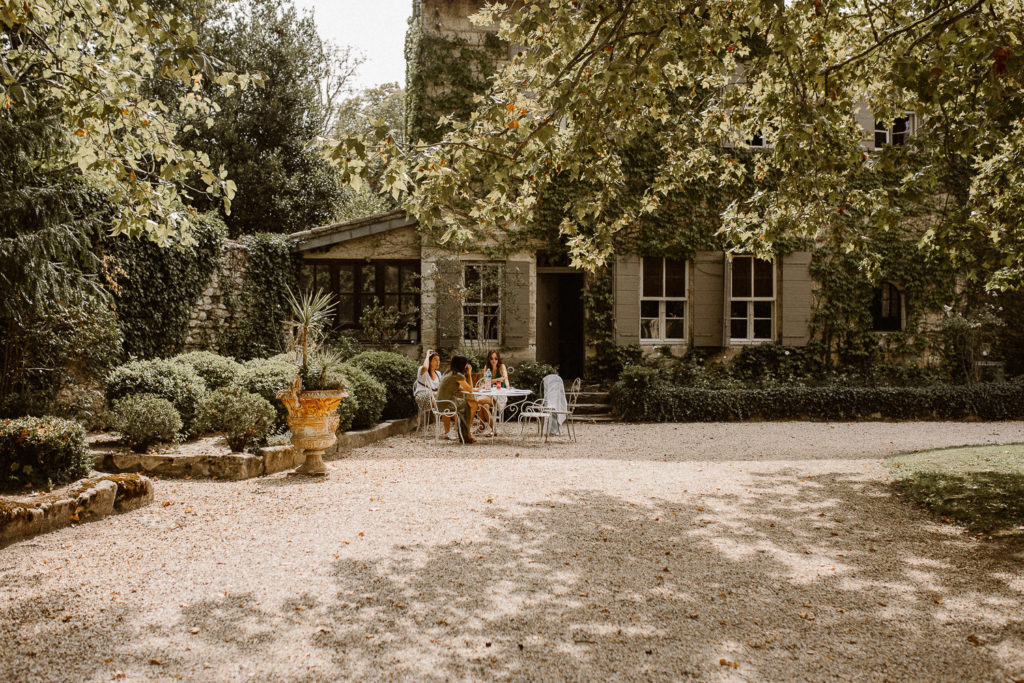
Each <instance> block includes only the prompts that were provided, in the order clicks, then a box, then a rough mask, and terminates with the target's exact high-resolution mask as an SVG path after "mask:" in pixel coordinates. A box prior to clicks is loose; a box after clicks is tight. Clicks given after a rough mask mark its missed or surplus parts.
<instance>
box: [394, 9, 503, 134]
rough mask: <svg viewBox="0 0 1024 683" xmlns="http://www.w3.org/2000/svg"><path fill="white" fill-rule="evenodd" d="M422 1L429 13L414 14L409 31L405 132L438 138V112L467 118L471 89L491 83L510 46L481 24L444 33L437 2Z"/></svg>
mask: <svg viewBox="0 0 1024 683" xmlns="http://www.w3.org/2000/svg"><path fill="white" fill-rule="evenodd" d="M418 4H419V3H418ZM422 4H423V5H425V7H421V8H420V10H421V11H423V12H425V13H426V14H425V15H423V16H420V17H416V16H414V18H413V20H412V22H411V23H410V25H409V30H408V32H407V33H406V37H405V60H406V71H405V98H406V99H405V132H406V139H407V140H410V141H413V142H416V141H419V140H423V141H425V142H436V141H437V140H439V139H440V138H441V135H442V130H441V128H440V127H439V126H438V119H439V118H441V117H442V116H449V115H454V116H455V117H456V118H469V114H470V112H471V111H472V110H473V95H477V94H480V93H483V92H484V91H485V90H486V89H487V85H488V82H489V80H490V77H491V75H492V74H494V72H495V69H496V66H497V65H498V63H499V62H500V61H501V60H503V59H505V58H506V56H507V46H506V45H505V43H503V42H502V41H501V40H499V39H498V37H497V36H495V35H494V34H493V33H489V32H481V31H478V30H476V31H464V32H463V34H462V35H454V34H452V32H451V31H449V32H448V34H447V35H446V34H445V33H442V32H440V31H441V29H442V28H444V26H443V25H440V22H439V21H437V20H436V19H437V18H435V17H434V16H433V14H434V12H435V7H434V3H422ZM430 21H434V22H435V26H434V27H433V30H431V29H430V28H428V29H427V30H425V29H424V22H430Z"/></svg>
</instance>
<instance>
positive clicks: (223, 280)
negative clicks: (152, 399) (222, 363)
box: [185, 240, 249, 352]
mask: <svg viewBox="0 0 1024 683" xmlns="http://www.w3.org/2000/svg"><path fill="white" fill-rule="evenodd" d="M223 250H224V253H223V259H222V260H221V264H220V267H218V268H217V269H216V270H215V271H213V275H211V276H210V281H209V282H208V283H207V285H206V287H205V288H204V289H203V293H202V294H201V295H200V296H199V300H198V301H196V305H195V307H194V308H193V309H192V318H191V319H190V320H189V322H188V337H186V339H185V350H186V351H218V352H219V351H220V350H221V349H220V347H221V344H222V343H223V340H224V339H225V337H226V333H227V331H228V330H229V329H230V328H231V326H232V324H233V320H232V317H231V311H230V306H229V301H230V299H231V298H233V297H237V296H238V294H239V292H240V290H241V288H242V279H243V277H244V276H245V268H246V266H247V265H248V262H249V254H248V251H247V250H246V248H245V246H243V245H242V244H241V243H239V242H234V241H231V240H225V241H224V247H223Z"/></svg>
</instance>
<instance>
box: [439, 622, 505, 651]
mask: <svg viewBox="0 0 1024 683" xmlns="http://www.w3.org/2000/svg"><path fill="white" fill-rule="evenodd" d="M435 623H436V624H437V625H438V626H447V625H448V622H447V621H445V620H444V619H438V620H437V621H436V622H435ZM520 647H522V646H520Z"/></svg>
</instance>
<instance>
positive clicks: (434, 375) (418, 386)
mask: <svg viewBox="0 0 1024 683" xmlns="http://www.w3.org/2000/svg"><path fill="white" fill-rule="evenodd" d="M440 365H441V356H439V355H437V352H436V351H434V350H433V349H427V356H426V358H424V359H423V365H421V366H420V369H419V372H417V373H416V383H415V384H413V385H412V396H413V398H415V399H416V405H417V406H418V407H419V409H420V411H421V412H424V413H425V412H427V411H429V410H430V398H431V397H432V396H437V389H438V387H440V386H441V372H440V371H439V370H438V368H439V367H440Z"/></svg>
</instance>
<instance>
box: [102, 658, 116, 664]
mask: <svg viewBox="0 0 1024 683" xmlns="http://www.w3.org/2000/svg"><path fill="white" fill-rule="evenodd" d="M103 661H104V662H106V663H107V664H109V663H110V662H112V661H114V658H113V657H104V658H103Z"/></svg>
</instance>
